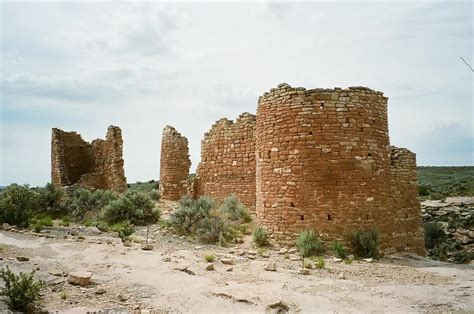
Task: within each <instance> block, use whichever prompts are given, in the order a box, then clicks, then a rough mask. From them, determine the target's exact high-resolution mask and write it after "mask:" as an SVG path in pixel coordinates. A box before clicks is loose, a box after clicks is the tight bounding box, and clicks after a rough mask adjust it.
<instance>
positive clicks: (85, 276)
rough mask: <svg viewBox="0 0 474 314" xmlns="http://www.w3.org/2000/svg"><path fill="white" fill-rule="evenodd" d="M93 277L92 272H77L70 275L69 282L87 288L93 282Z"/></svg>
mask: <svg viewBox="0 0 474 314" xmlns="http://www.w3.org/2000/svg"><path fill="white" fill-rule="evenodd" d="M91 277H92V273H91V272H88V271H76V272H72V273H69V274H68V276H67V281H68V282H69V283H72V284H74V285H79V286H87V285H88V284H89V283H90V282H91Z"/></svg>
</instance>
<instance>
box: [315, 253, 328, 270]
mask: <svg viewBox="0 0 474 314" xmlns="http://www.w3.org/2000/svg"><path fill="white" fill-rule="evenodd" d="M313 262H314V267H315V268H317V269H324V266H325V263H324V259H323V258H322V257H321V256H315V257H314V258H313Z"/></svg>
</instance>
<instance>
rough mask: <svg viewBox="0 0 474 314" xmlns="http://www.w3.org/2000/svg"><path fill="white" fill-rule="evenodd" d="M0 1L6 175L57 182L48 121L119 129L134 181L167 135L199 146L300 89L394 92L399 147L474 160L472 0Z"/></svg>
mask: <svg viewBox="0 0 474 314" xmlns="http://www.w3.org/2000/svg"><path fill="white" fill-rule="evenodd" d="M0 5H1V30H0V35H1V50H0V53H1V67H0V74H1V78H0V89H1V99H0V105H1V112H0V114H1V134H0V140H1V142H0V144H1V152H0V158H1V160H0V161H1V169H0V171H1V172H0V185H6V184H9V183H12V182H17V183H30V184H32V185H43V184H45V183H46V182H48V181H49V180H50V141H51V128H52V127H59V128H61V129H64V130H67V131H71V130H76V131H78V132H79V133H81V134H82V135H83V137H84V138H85V139H86V140H88V141H90V140H92V139H95V138H98V137H104V136H105V132H106V129H107V126H108V125H111V124H113V125H118V126H120V127H121V128H122V132H123V137H124V159H125V175H126V176H127V179H128V181H129V182H134V181H137V180H140V181H145V180H150V179H157V178H158V177H159V156H160V142H161V132H162V130H163V127H164V126H165V125H167V124H170V125H173V126H175V127H176V128H177V129H178V130H179V131H180V132H181V133H182V134H183V135H185V136H186V137H187V138H188V140H189V143H190V154H191V159H192V162H193V164H192V166H191V167H192V171H194V170H195V168H196V166H197V163H198V162H199V158H200V156H199V154H200V141H201V139H202V137H203V134H204V132H206V131H208V130H209V128H210V127H211V125H212V124H213V122H214V121H215V120H218V119H219V118H221V117H228V118H230V119H235V118H236V117H237V116H238V115H239V114H240V113H242V112H244V111H248V112H251V113H255V111H256V104H257V99H258V96H259V95H261V94H263V93H264V92H265V91H267V90H269V89H270V88H272V87H276V85H277V84H279V83H281V82H287V83H289V84H290V85H292V86H303V87H306V88H314V87H348V86H355V85H356V86H360V85H362V86H367V87H370V88H373V89H376V90H381V91H383V92H384V93H385V95H386V96H388V97H389V124H390V138H391V142H392V144H394V145H396V146H402V147H407V148H409V149H411V150H413V151H414V152H416V153H417V156H418V163H419V164H420V165H473V142H474V139H473V133H474V132H473V120H474V119H473V101H472V93H473V73H472V72H471V70H470V69H469V68H468V67H467V66H466V65H465V64H463V63H462V61H461V60H460V59H459V57H461V56H463V57H464V58H465V59H466V61H467V62H468V63H470V64H471V65H473V63H474V60H473V40H472V38H473V7H472V4H471V3H469V2H464V3H457V4H455V3H444V4H443V3H426V2H425V3H396V4H395V3H393V4H375V3H354V4H347V3H346V4H342V3H339V4H324V3H298V4H289V3H232V4H218V3H195V4H192V3H159V4H156V3H155V4H152V3H147V4H144V3H138V4H123V3H122V4H113V3H108V4H97V3H83V4H78V3H76V4H71V3H52V4H21V3H19V4H15V3H2V4H0Z"/></svg>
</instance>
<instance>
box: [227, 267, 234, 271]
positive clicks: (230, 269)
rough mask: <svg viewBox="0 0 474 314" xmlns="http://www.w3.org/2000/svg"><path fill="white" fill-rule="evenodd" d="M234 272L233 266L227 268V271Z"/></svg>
mask: <svg viewBox="0 0 474 314" xmlns="http://www.w3.org/2000/svg"><path fill="white" fill-rule="evenodd" d="M233 270H234V267H232V266H229V267H227V269H226V271H233Z"/></svg>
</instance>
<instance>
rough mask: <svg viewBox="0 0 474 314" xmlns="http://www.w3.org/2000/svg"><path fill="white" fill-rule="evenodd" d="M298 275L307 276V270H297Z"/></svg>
mask: <svg viewBox="0 0 474 314" xmlns="http://www.w3.org/2000/svg"><path fill="white" fill-rule="evenodd" d="M298 274H300V275H309V269H306V268H301V269H299V270H298Z"/></svg>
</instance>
